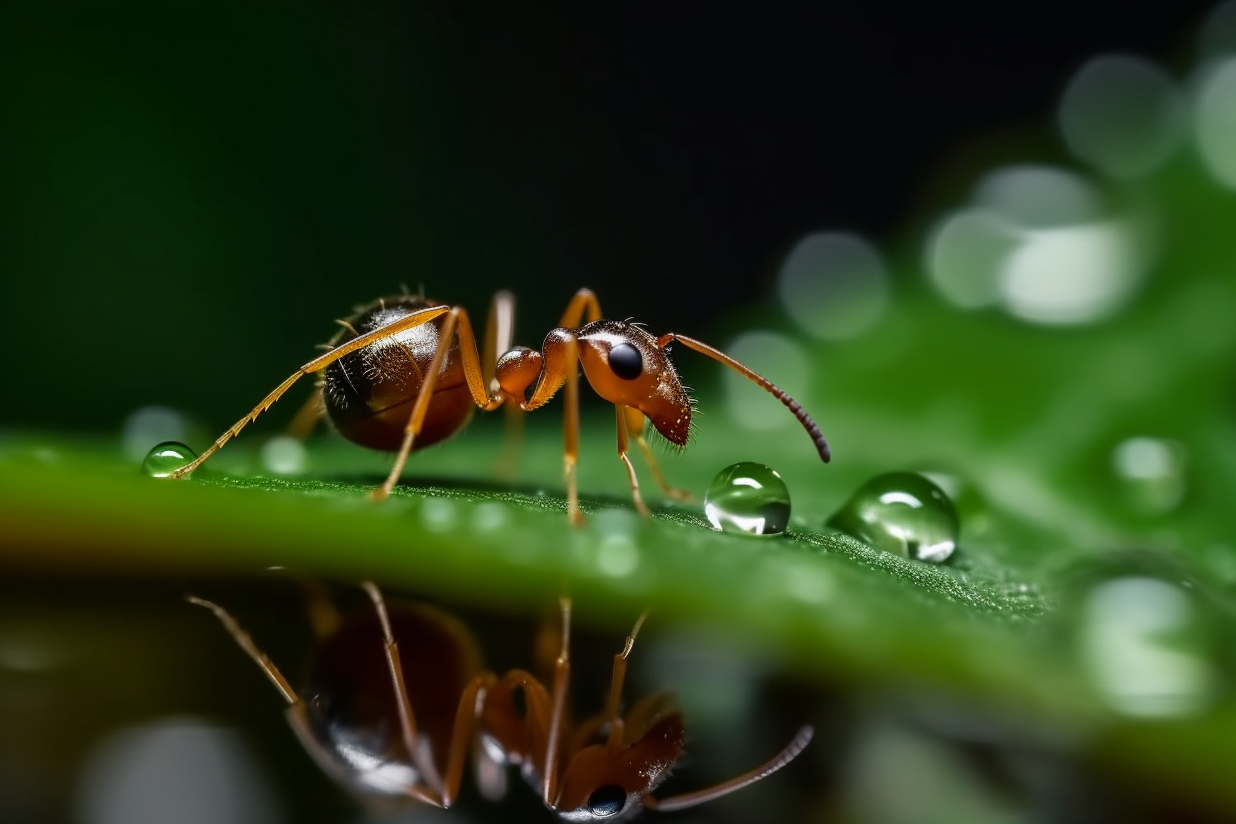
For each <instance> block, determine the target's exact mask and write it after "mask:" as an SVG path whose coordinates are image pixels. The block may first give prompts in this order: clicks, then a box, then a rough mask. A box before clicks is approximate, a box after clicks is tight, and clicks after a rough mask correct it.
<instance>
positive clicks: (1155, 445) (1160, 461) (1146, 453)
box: [1112, 437, 1188, 515]
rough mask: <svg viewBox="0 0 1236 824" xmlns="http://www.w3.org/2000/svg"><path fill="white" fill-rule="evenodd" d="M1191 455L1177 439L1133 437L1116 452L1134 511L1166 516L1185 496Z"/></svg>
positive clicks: (1116, 468)
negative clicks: (1186, 471)
mask: <svg viewBox="0 0 1236 824" xmlns="http://www.w3.org/2000/svg"><path fill="white" fill-rule="evenodd" d="M1187 458H1188V454H1187V452H1186V451H1185V448H1184V446H1183V445H1182V444H1180V443H1177V442H1176V441H1167V440H1160V439H1158V438H1145V437H1138V438H1129V439H1127V440H1125V441H1122V442H1121V443H1120V444H1119V445H1118V446H1117V447H1116V449H1115V450H1114V451H1113V452H1112V469H1113V471H1114V472H1115V473H1116V477H1118V478H1119V479H1120V481H1121V487H1122V491H1123V493H1124V496H1125V498H1126V499H1127V501H1128V502H1129V505H1130V506H1131V507H1132V508H1133V509H1134V510H1136V511H1137V512H1140V513H1144V514H1147V515H1165V514H1167V513H1169V512H1171V511H1173V510H1174V509H1176V507H1177V506H1179V505H1180V502H1181V501H1182V500H1183V499H1184V496H1185V466H1186V464H1187Z"/></svg>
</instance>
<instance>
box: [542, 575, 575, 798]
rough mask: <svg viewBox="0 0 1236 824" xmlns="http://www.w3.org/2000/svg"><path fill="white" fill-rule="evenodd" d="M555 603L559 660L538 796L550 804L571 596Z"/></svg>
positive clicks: (567, 665)
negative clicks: (559, 624)
mask: <svg viewBox="0 0 1236 824" xmlns="http://www.w3.org/2000/svg"><path fill="white" fill-rule="evenodd" d="M558 607H559V609H560V610H561V612H562V648H561V649H560V650H559V651H558V660H557V661H556V662H555V663H554V684H553V688H552V691H551V692H550V715H549V729H548V730H547V733H546V741H545V769H544V776H545V777H544V785H543V786H542V788H541V800H542V801H543V802H545V805H546V806H549V807H552V806H553V802H554V801H555V800H556V798H557V794H558V748H559V745H560V744H561V739H562V733H563V716H564V715H565V714H566V694H567V687H568V686H569V683H570V678H571V658H570V643H571V599H570V598H560V599H559V601H558Z"/></svg>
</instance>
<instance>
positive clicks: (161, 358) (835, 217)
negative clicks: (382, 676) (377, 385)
mask: <svg viewBox="0 0 1236 824" xmlns="http://www.w3.org/2000/svg"><path fill="white" fill-rule="evenodd" d="M1211 5H1212V4H1211V3H1198V2H1177V3H1159V4H1124V3H1119V2H1106V1H1104V2H1092V3H1076V2H1055V1H1053V2H1038V3H1028V2H1016V3H1001V4H989V5H987V6H986V7H984V8H971V7H970V6H969V5H968V4H961V3H956V2H945V3H914V2H898V3H870V4H863V5H861V6H860V5H859V4H840V3H830V4H823V3H816V4H787V5H784V6H782V5H768V4H760V5H758V6H757V5H756V4H750V5H739V4H713V3H684V4H646V5H632V6H628V5H625V4H624V5H620V4H592V3H578V4H563V5H558V6H554V7H540V8H538V9H536V10H527V9H519V8H516V7H515V5H514V4H498V3H495V4H448V3H440V4H414V3H402V2H385V3H356V4H342V3H340V4H326V5H317V4H314V5H302V4H294V3H290V2H272V3H255V4H246V5H235V6H230V5H223V6H220V5H204V6H201V7H197V8H193V9H188V8H175V9H173V8H170V7H167V6H165V5H157V4H149V5H142V4H134V3H127V4H126V3H121V4H119V5H117V4H110V3H109V4H98V5H95V4H80V5H77V6H69V7H67V8H66V7H63V6H57V7H55V8H53V7H51V6H47V7H45V8H42V9H41V10H38V11H32V10H29V9H27V10H16V9H13V8H9V9H8V10H7V11H5V12H0V23H2V24H3V25H2V26H0V106H3V110H4V111H3V120H2V121H0V122H2V123H3V130H2V131H3V134H0V203H3V204H4V207H5V208H4V212H3V214H4V218H3V219H4V223H5V224H6V225H5V226H4V227H3V229H2V230H0V235H2V236H3V237H4V238H5V240H4V241H3V245H2V246H0V284H2V285H0V295H3V305H4V307H5V316H6V317H5V325H4V328H3V332H0V334H2V335H3V344H4V348H5V351H6V352H7V353H8V363H7V366H6V369H7V373H8V374H7V380H6V385H7V386H8V387H9V388H10V390H11V389H12V388H15V389H16V390H17V391H16V392H15V393H13V392H11V391H6V392H5V394H6V395H7V396H8V400H7V401H6V403H5V404H4V407H3V409H4V411H3V413H0V414H2V415H3V419H0V420H3V421H4V422H6V423H8V424H18V425H23V426H48V427H52V426H69V427H79V428H88V429H104V430H106V429H114V428H115V427H118V426H119V423H120V421H121V420H122V419H123V417H124V415H125V413H126V412H128V411H129V410H131V409H132V408H134V407H136V406H138V405H141V404H146V403H165V404H169V405H173V406H176V407H179V408H182V409H186V410H191V411H193V412H194V413H195V414H197V415H199V416H200V417H201V418H202V419H203V420H204V421H205V422H206V423H207V424H208V425H209V426H210V427H211V428H219V427H221V426H223V425H225V424H227V423H230V422H231V421H232V420H234V419H235V418H236V417H237V416H238V415H239V414H240V413H241V412H242V411H243V410H244V409H247V408H248V405H249V404H250V403H252V402H254V401H256V400H257V398H259V397H260V396H261V395H262V394H264V393H265V392H266V391H267V390H268V389H270V388H271V387H272V386H273V385H274V384H275V383H276V382H277V381H278V380H280V379H282V378H283V377H284V376H286V375H287V374H288V373H289V372H291V371H292V369H293V368H294V367H295V366H297V365H299V364H300V363H302V362H304V361H305V360H306V359H308V357H310V356H311V355H312V354H313V352H314V350H313V348H312V347H313V344H316V343H319V342H321V341H323V340H325V339H326V338H327V337H328V336H329V335H330V334H331V332H332V331H333V325H332V323H331V320H332V319H333V318H336V317H341V316H343V315H345V314H347V312H348V309H349V307H351V306H352V305H354V304H356V303H359V302H362V301H366V300H368V299H371V298H373V297H375V296H377V295H379V294H384V293H392V292H396V291H398V290H399V287H400V285H401V284H404V285H406V286H408V287H409V288H411V289H413V290H415V289H417V288H418V287H421V286H423V287H424V289H425V290H426V291H427V293H429V294H430V295H432V296H434V297H437V298H440V299H443V300H448V301H452V302H463V303H465V304H466V305H468V306H469V307H471V309H472V311H473V312H474V313H475V314H479V313H481V312H483V311H484V306H485V301H486V300H487V296H488V295H489V294H491V293H492V292H493V290H494V289H496V288H499V287H502V286H506V287H510V288H512V289H514V290H515V291H516V292H517V294H518V295H519V296H520V299H521V321H520V325H519V335H518V337H519V340H520V341H521V342H523V343H527V344H533V345H535V344H538V343H539V341H540V340H541V338H542V336H543V334H544V332H545V331H546V330H547V329H548V328H549V327H550V326H551V325H552V324H553V323H554V320H555V319H556V317H557V315H558V313H559V312H560V311H561V309H562V307H563V305H564V304H565V302H566V300H567V298H568V297H569V295H570V294H571V293H572V292H573V291H574V290H575V289H576V288H578V287H579V286H581V285H588V286H591V287H592V288H594V289H595V290H597V291H598V292H599V293H600V295H601V297H602V303H603V306H604V307H605V308H606V310H607V314H610V315H612V316H616V317H631V316H633V317H635V318H636V319H638V320H642V321H645V322H647V323H648V324H649V325H650V327H651V328H652V329H653V330H665V329H669V328H673V329H678V330H681V331H685V332H692V333H696V334H701V335H705V334H706V333H707V329H708V327H709V325H710V323H712V322H714V321H715V319H716V318H717V317H719V316H721V315H725V314H727V313H731V314H732V313H736V312H741V311H742V310H743V308H744V306H747V305H750V304H751V303H752V302H753V301H760V300H763V299H765V297H766V296H767V294H768V292H769V289H770V286H771V282H772V277H773V274H774V272H775V270H776V267H777V264H778V261H779V258H780V256H781V255H782V254H783V253H784V252H785V250H786V249H787V247H788V246H789V245H790V244H791V243H792V242H793V241H794V240H795V239H796V238H798V237H799V236H801V235H802V234H803V233H805V232H807V231H810V230H813V229H820V228H844V229H849V230H854V231H858V232H861V233H864V234H866V235H868V236H871V237H873V238H875V239H876V240H877V241H879V242H881V243H886V242H888V241H891V240H895V239H896V238H898V237H902V238H904V239H909V240H913V239H914V227H915V223H914V221H915V220H916V219H920V218H922V217H923V215H924V214H925V213H926V210H927V209H929V208H930V207H931V206H932V205H933V204H935V205H939V204H942V203H945V202H947V200H948V199H949V198H950V197H954V196H956V195H957V194H958V193H959V192H960V191H961V190H962V189H964V187H965V186H966V184H967V182H968V180H969V178H970V176H971V175H972V174H974V173H976V172H977V171H979V170H981V169H982V168H983V164H984V163H986V162H989V160H990V157H991V156H992V153H993V152H994V153H996V154H997V155H999V153H1001V152H1003V153H1004V156H1005V157H1006V158H1011V157H1021V158H1024V159H1029V160H1039V161H1046V162H1053V161H1062V162H1068V161H1067V157H1066V155H1065V153H1064V150H1063V149H1062V148H1061V146H1060V144H1059V141H1058V140H1057V138H1056V136H1055V132H1054V131H1053V127H1052V123H1051V113H1052V109H1053V106H1054V103H1055V100H1056V99H1057V97H1058V95H1059V92H1060V90H1061V88H1062V86H1063V84H1064V82H1065V81H1066V79H1067V78H1068V77H1069V75H1070V74H1071V73H1072V72H1073V71H1075V70H1076V69H1077V68H1078V67H1079V66H1080V65H1081V64H1082V63H1083V62H1084V61H1085V60H1086V59H1087V58H1089V57H1092V56H1095V55H1098V54H1101V53H1105V52H1111V51H1123V52H1133V53H1139V54H1144V55H1147V56H1150V57H1153V58H1155V59H1158V60H1161V61H1163V63H1164V64H1165V65H1166V66H1167V67H1168V69H1169V71H1172V70H1174V67H1175V66H1177V65H1186V64H1187V61H1188V60H1189V59H1191V57H1192V51H1193V37H1194V35H1195V32H1196V29H1197V26H1198V24H1199V23H1200V21H1201V19H1202V18H1203V16H1204V14H1205V11H1206V10H1208V9H1209V8H1210V7H1211ZM1010 153H1012V154H1010ZM898 275H899V276H901V277H910V276H914V275H915V273H914V272H912V271H901V272H899V273H898ZM289 414H290V412H289Z"/></svg>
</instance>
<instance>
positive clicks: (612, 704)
mask: <svg viewBox="0 0 1236 824" xmlns="http://www.w3.org/2000/svg"><path fill="white" fill-rule="evenodd" d="M647 617H648V613H647V612H645V613H643V614H642V615H640V616H639V618H637V619H635V626H633V627H631V633H630V634H629V635H628V636H627V637H626V640H625V641H624V642H623V644H622V652H619V653H618V654H616V655H615V656H614V671H613V674H612V675H611V676H610V679H609V698H607V699H606V701H605V718H606V720H607V722H608V723H609V737H608V738H607V741H606V743H607V744H608V746H610V747H611V748H615V747H619V746H621V745H622V732H623V723H622V716H620V715H619V714H618V707H619V704H620V703H621V702H622V684H623V682H624V681H625V680H626V677H627V656H629V655H630V654H631V648H632V647H633V646H635V637H636V636H637V635H639V630H640V627H642V626H643V625H644V619H645V618H647Z"/></svg>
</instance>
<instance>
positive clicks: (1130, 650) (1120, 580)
mask: <svg viewBox="0 0 1236 824" xmlns="http://www.w3.org/2000/svg"><path fill="white" fill-rule="evenodd" d="M1080 642H1081V654H1082V656H1083V663H1084V665H1085V666H1086V669H1087V671H1088V672H1089V674H1090V676H1091V678H1092V680H1093V682H1094V685H1095V687H1096V689H1098V691H1099V692H1100V694H1101V695H1102V696H1103V697H1104V699H1105V700H1106V701H1107V702H1108V704H1109V705H1110V706H1111V708H1112V709H1113V710H1115V711H1117V712H1120V713H1122V714H1125V715H1132V716H1138V717H1147V718H1158V717H1174V716H1181V715H1192V714H1195V713H1197V712H1200V711H1202V710H1204V709H1206V708H1207V707H1209V706H1210V704H1211V703H1212V701H1213V699H1214V698H1215V696H1216V692H1217V690H1218V686H1219V679H1218V674H1217V671H1216V668H1215V666H1214V664H1213V663H1212V661H1211V658H1210V653H1211V650H1210V646H1211V645H1210V643H1209V642H1210V639H1209V635H1208V632H1207V627H1206V626H1205V621H1204V619H1203V616H1202V614H1201V611H1200V610H1199V608H1198V605H1197V603H1196V602H1195V601H1194V597H1193V595H1192V593H1190V592H1188V591H1186V590H1185V589H1183V588H1182V587H1180V586H1179V585H1177V584H1175V583H1171V582H1168V581H1165V580H1163V579H1160V578H1156V577H1151V576H1136V575H1134V576H1128V577H1116V578H1111V579H1108V580H1104V581H1101V582H1099V583H1098V584H1096V585H1095V586H1094V587H1092V588H1091V590H1090V591H1089V592H1088V593H1087V595H1086V597H1085V601H1084V603H1083V606H1082V613H1081V635H1080Z"/></svg>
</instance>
